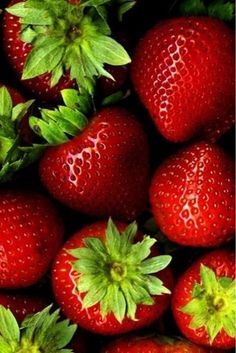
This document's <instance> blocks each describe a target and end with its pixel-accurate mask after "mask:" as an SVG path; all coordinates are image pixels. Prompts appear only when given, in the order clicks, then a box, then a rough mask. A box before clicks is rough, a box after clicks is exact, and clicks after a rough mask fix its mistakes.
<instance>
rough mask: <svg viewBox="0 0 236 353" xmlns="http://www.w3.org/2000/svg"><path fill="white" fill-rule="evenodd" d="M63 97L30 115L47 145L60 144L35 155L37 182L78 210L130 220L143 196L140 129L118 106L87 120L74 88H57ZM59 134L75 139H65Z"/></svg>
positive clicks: (145, 170)
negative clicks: (60, 101)
mask: <svg viewBox="0 0 236 353" xmlns="http://www.w3.org/2000/svg"><path fill="white" fill-rule="evenodd" d="M63 96H64V100H65V101H66V102H67V107H63V106H60V107H59V108H58V109H57V110H56V111H49V110H42V119H37V118H33V117H32V118H31V119H30V124H31V126H32V127H33V128H34V130H35V132H38V133H40V134H41V135H42V136H43V137H44V138H46V139H47V141H48V142H49V143H50V144H53V143H54V144H58V143H61V144H59V145H58V146H53V147H50V148H49V149H47V151H46V152H45V154H44V155H43V157H42V159H41V162H40V176H41V180H42V182H43V184H44V185H45V186H46V187H47V189H48V190H49V192H50V193H51V194H52V195H53V196H54V197H55V198H57V199H58V200H59V201H61V202H62V203H64V204H65V205H67V206H69V207H71V208H73V209H76V210H78V211H80V212H82V213H85V214H88V215H91V216H96V217H109V216H113V217H115V218H119V219H124V220H131V219H135V218H136V217H137V216H138V215H139V214H140V213H141V212H142V211H144V210H145V208H146V203H147V198H148V185H149V146H148V141H147V137H146V134H145V132H144V130H143V127H142V126H141V125H140V123H139V122H137V120H136V118H135V116H133V114H131V113H130V112H128V111H127V110H125V109H123V108H121V107H112V108H104V109H102V110H99V111H98V112H97V113H95V115H94V116H93V117H92V119H91V120H90V121H89V122H88V121H87V119H86V118H85V116H84V115H83V114H81V111H78V110H77V108H76V104H77V103H75V102H76V101H77V99H78V102H79V101H80V100H81V99H84V97H83V96H82V97H79V96H77V93H76V91H74V90H65V91H63ZM86 125H87V126H86ZM79 127H81V129H82V130H83V129H84V130H83V131H81V132H79ZM64 132H67V133H69V134H71V135H76V137H75V138H73V139H72V140H69V141H68V138H67V136H66V134H65V133H64ZM62 142H64V143H62ZM137 190H139V191H138V192H137Z"/></svg>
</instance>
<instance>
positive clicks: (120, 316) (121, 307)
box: [111, 285, 126, 323]
mask: <svg viewBox="0 0 236 353" xmlns="http://www.w3.org/2000/svg"><path fill="white" fill-rule="evenodd" d="M111 289H112V297H113V310H112V311H113V313H114V315H115V318H116V320H117V321H118V322H119V323H122V321H123V320H124V317H125V313H126V300H125V297H124V294H123V293H122V292H121V291H120V290H119V287H118V286H116V285H113V286H111Z"/></svg>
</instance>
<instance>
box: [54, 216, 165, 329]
mask: <svg viewBox="0 0 236 353" xmlns="http://www.w3.org/2000/svg"><path fill="white" fill-rule="evenodd" d="M117 226H118V229H119V230H118V229H117V228H116V226H115V225H114V224H113V222H112V221H111V220H109V222H108V224H106V223H105V222H98V223H95V224H92V225H90V226H87V227H85V228H83V229H82V230H80V231H79V232H78V233H76V234H75V235H74V236H73V237H72V238H71V239H69V240H68V241H67V243H66V244H65V245H64V246H63V248H62V250H61V251H60V252H59V254H58V256H57V257H56V260H55V263H54V267H53V272H52V280H53V289H54V294H55V297H56V300H57V302H58V303H59V305H60V307H61V308H62V310H63V312H64V314H65V315H66V316H67V317H68V318H70V319H71V320H72V321H73V322H75V323H77V324H79V326H81V327H83V328H85V329H87V330H90V331H92V332H94V333H99V334H103V335H113V334H120V333H124V332H129V331H132V330H135V329H138V328H140V327H145V326H148V325H150V324H151V323H152V322H154V321H155V320H157V319H158V318H159V317H160V316H161V315H162V313H163V312H164V310H165V309H166V307H167V306H168V302H169V296H168V295H166V294H167V293H169V290H168V289H167V288H171V287H172V275H171V272H170V271H169V269H165V268H166V266H167V265H168V263H169V262H170V259H171V257H170V256H168V255H166V256H156V255H157V252H156V249H153V250H152V257H149V255H150V253H151V247H152V246H153V245H154V243H155V242H156V240H155V239H152V238H150V237H147V236H145V237H142V236H141V235H139V238H140V239H141V240H140V241H139V242H137V240H136V242H134V237H135V235H136V233H137V226H136V224H135V223H132V224H131V225H129V226H126V225H125V224H123V223H118V224H117ZM121 232H122V233H121ZM154 255H155V256H154ZM163 269H164V270H163ZM161 270H163V271H161ZM159 271H161V272H159ZM157 272H158V274H157ZM163 282H164V285H165V286H167V288H166V287H164V286H163ZM161 294H162V295H161Z"/></svg>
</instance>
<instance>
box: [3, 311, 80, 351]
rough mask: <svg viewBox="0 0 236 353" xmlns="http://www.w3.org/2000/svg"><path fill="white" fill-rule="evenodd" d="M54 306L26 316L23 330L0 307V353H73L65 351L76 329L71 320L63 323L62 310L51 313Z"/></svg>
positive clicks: (8, 313)
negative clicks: (60, 313)
mask: <svg viewBox="0 0 236 353" xmlns="http://www.w3.org/2000/svg"><path fill="white" fill-rule="evenodd" d="M51 308H52V305H51V306H49V307H47V308H45V309H44V310H42V311H41V312H38V313H36V314H34V315H29V316H27V317H26V318H25V319H24V320H23V322H22V324H21V326H19V325H18V323H17V321H16V319H15V317H14V315H13V314H12V313H11V311H10V310H9V309H6V308H4V307H3V306H0V349H1V353H30V352H32V353H41V352H48V353H49V352H50V353H66V352H67V353H73V351H72V350H70V349H66V348H65V349H64V347H66V346H67V345H68V344H69V342H70V341H71V339H72V337H73V336H74V334H75V331H76V329H77V326H76V325H70V323H69V320H63V321H59V320H60V315H59V310H56V311H54V312H52V313H50V311H51Z"/></svg>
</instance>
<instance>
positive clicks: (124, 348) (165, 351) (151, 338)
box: [102, 334, 224, 353]
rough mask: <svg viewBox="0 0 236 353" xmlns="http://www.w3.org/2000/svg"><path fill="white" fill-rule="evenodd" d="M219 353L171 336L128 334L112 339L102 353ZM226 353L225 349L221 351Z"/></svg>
mask: <svg viewBox="0 0 236 353" xmlns="http://www.w3.org/2000/svg"><path fill="white" fill-rule="evenodd" d="M217 352H218V353H219V351H218V350H215V349H208V348H204V347H200V346H197V345H195V344H193V343H191V342H188V341H185V340H182V339H175V338H171V337H162V336H155V335H153V334H150V335H147V336H138V335H137V336H126V337H122V338H119V339H117V340H115V341H111V342H110V343H109V344H108V345H107V346H106V347H105V348H104V349H103V350H102V353H217ZM220 352H221V353H224V351H220Z"/></svg>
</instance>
